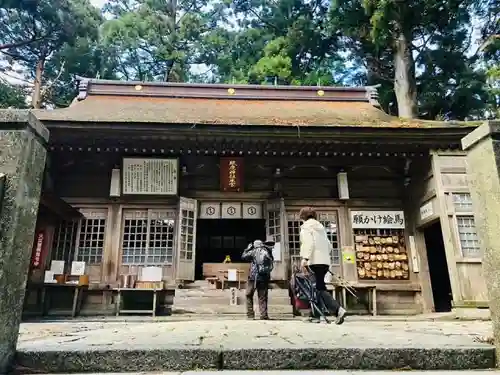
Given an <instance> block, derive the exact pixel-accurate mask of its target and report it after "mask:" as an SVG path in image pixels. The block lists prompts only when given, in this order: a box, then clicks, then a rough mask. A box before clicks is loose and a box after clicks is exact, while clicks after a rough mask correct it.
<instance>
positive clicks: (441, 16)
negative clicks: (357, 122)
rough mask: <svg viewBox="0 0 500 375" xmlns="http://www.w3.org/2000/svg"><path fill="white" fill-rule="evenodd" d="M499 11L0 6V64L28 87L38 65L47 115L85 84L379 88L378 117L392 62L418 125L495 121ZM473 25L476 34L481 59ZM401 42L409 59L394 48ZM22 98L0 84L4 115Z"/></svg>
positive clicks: (188, 3) (128, 2)
mask: <svg viewBox="0 0 500 375" xmlns="http://www.w3.org/2000/svg"><path fill="white" fill-rule="evenodd" d="M499 7H500V5H499V1H498V0H405V1H401V0H332V2H330V0H273V1H270V0H234V1H231V0H210V1H209V0H108V1H107V3H106V5H105V7H104V9H103V10H102V12H100V11H99V10H98V9H96V8H94V7H93V6H91V5H90V3H89V0H36V1H34V0H0V60H2V56H3V58H4V61H3V63H2V61H0V65H2V66H5V65H6V64H7V65H8V64H11V63H12V62H17V63H20V64H21V65H22V66H23V67H24V69H25V72H26V79H27V80H32V79H33V78H34V73H35V66H36V64H37V63H38V62H40V61H43V63H44V64H43V65H44V71H43V82H42V88H41V91H42V94H43V101H44V103H45V105H51V106H66V105H68V104H69V103H70V102H71V101H72V100H73V98H74V97H75V95H76V82H75V76H76V75H80V76H87V77H97V76H98V77H100V78H108V79H117V78H118V79H128V80H155V81H191V82H226V83H253V84H275V83H277V84H283V85H320V86H329V85H364V84H368V85H373V84H380V85H381V86H380V89H379V94H380V102H381V104H382V107H383V109H384V110H385V111H387V112H388V113H391V114H397V113H398V100H400V99H401V98H398V97H397V95H396V91H395V76H396V69H395V67H396V65H395V62H396V61H399V62H400V63H401V62H402V61H403V62H404V64H406V66H405V67H404V69H403V70H404V72H406V73H407V78H405V79H407V80H408V83H409V85H408V87H409V88H410V89H412V87H414V88H415V90H416V99H415V101H416V104H417V105H418V113H417V115H418V116H419V117H422V118H426V119H435V118H449V119H465V118H484V117H493V116H498V115H500V68H499V67H500V49H499V47H500V37H499V35H500V16H499V14H500V11H499ZM104 14H105V15H106V18H104ZM472 18H475V19H476V21H475V23H474V25H477V24H478V23H479V24H480V27H481V37H482V42H483V46H482V48H481V50H480V51H479V52H478V53H474V52H475V51H474V45H473V43H472V42H473V38H472V34H471V32H472V31H473V29H474V28H473V27H472V26H473V22H472V21H471V20H472ZM478 20H479V21H478ZM402 36H403V37H404V38H405V40H406V41H407V43H406V47H405V48H406V49H407V52H408V54H407V55H406V56H402V55H401V51H402V49H401V48H399V50H398V48H397V46H398V40H400V38H401V37H402ZM399 46H400V47H401V45H400V44H399ZM403 50H404V49H403ZM403 52H404V51H403ZM398 54H399V55H398ZM398 56H399V60H398V59H397V57H398ZM401 57H403V58H401ZM400 66H401V65H399V68H398V69H401V68H400ZM406 94H408V93H406ZM24 95H25V93H24V92H23V90H21V89H17V88H16V87H11V86H10V85H8V84H5V83H3V84H2V85H0V102H1V103H2V104H1V105H4V106H12V105H13V106H22V105H23V104H24V100H25V99H24V98H25V97H24ZM398 95H401V93H399V94H398ZM410 96H411V95H410ZM6 103H7V104H6ZM11 103H17V104H11Z"/></svg>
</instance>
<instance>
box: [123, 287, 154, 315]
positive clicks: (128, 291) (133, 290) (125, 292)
mask: <svg viewBox="0 0 500 375" xmlns="http://www.w3.org/2000/svg"><path fill="white" fill-rule="evenodd" d="M114 290H115V291H116V307H115V308H116V310H115V314H116V316H119V315H120V314H121V313H123V314H151V315H152V316H153V317H155V316H156V308H157V307H158V303H157V301H158V292H160V291H162V290H163V289H162V290H158V289H145V288H116V289H114ZM139 292H140V293H151V294H152V295H153V303H152V306H151V309H148V310H139V309H137V310H135V309H134V310H124V309H122V306H121V304H122V299H123V298H125V297H126V296H127V295H128V296H131V295H133V294H135V293H139Z"/></svg>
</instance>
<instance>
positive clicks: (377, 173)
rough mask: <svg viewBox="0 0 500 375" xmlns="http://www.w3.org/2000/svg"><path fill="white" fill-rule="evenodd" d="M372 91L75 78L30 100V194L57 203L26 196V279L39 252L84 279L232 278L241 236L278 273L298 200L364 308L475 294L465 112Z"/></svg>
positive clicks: (294, 250)
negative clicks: (430, 114) (414, 108)
mask: <svg viewBox="0 0 500 375" xmlns="http://www.w3.org/2000/svg"><path fill="white" fill-rule="evenodd" d="M377 98H378V95H377V91H376V88H374V87H359V88H344V87H293V86H254V85H222V84H184V83H151V82H122V81H107V80H98V79H86V78H80V83H79V94H78V97H77V98H75V100H74V101H73V103H72V104H71V105H70V106H69V107H68V108H64V109H56V110H35V111H33V113H34V114H35V116H36V117H37V118H38V119H39V120H40V121H41V122H42V123H43V124H44V125H45V126H46V127H47V128H48V129H49V131H50V141H49V143H50V144H49V152H48V160H47V165H46V173H45V181H44V187H43V196H44V197H49V196H51V197H56V198H54V200H56V199H57V200H58V205H59V206H60V207H62V206H65V205H66V206H67V207H66V206H65V207H64V209H63V208H61V209H60V210H61V211H64V212H65V215H52V214H49V213H47V212H46V210H45V209H40V214H39V220H38V223H37V232H36V234H35V235H36V236H37V237H36V238H37V240H35V245H34V250H33V251H34V260H33V262H32V265H31V269H30V283H37V282H41V281H40V280H42V279H43V277H44V276H43V274H44V271H45V270H48V269H50V264H51V262H52V261H59V262H64V265H65V267H66V268H68V267H70V266H71V263H72V262H74V261H80V262H85V265H86V269H87V271H86V273H87V274H88V277H89V285H90V286H89V289H92V288H94V289H95V290H110V289H113V288H116V287H117V286H118V285H119V284H120V282H122V280H123V276H124V275H133V274H137V273H138V272H139V271H138V270H139V269H140V268H141V267H146V266H148V267H150V266H154V267H161V268H162V279H163V281H164V282H165V285H169V286H171V287H172V288H177V287H188V285H189V284H193V282H195V281H196V280H205V279H216V278H219V277H224V275H226V274H225V272H227V270H228V269H230V268H234V269H237V270H238V272H239V273H238V274H240V273H241V275H243V276H242V277H243V278H245V277H246V274H245V272H246V269H247V268H248V265H247V264H245V263H242V262H241V259H240V256H241V253H242V251H243V249H244V248H245V247H246V246H247V245H248V243H249V242H252V241H253V240H255V239H262V240H265V239H268V238H272V239H273V240H274V241H275V242H276V246H275V248H274V256H275V260H276V265H275V268H274V271H273V275H272V278H273V283H274V284H275V285H276V288H279V287H284V285H285V284H286V281H287V280H288V279H289V278H290V273H291V267H292V265H293V264H294V263H295V262H297V261H298V260H299V247H300V244H299V228H300V225H301V222H300V220H299V217H298V212H299V210H300V208H302V207H303V206H313V207H314V208H315V209H316V210H317V212H318V214H319V220H320V221H321V222H322V223H323V224H324V225H325V227H326V229H327V233H328V237H329V238H330V240H331V243H332V245H333V252H332V254H331V266H332V270H333V271H334V272H335V273H336V274H338V275H341V277H342V278H343V279H344V280H346V281H348V282H349V283H350V284H352V285H353V286H354V287H357V288H359V290H362V289H363V288H367V289H369V288H370V287H371V288H376V293H377V302H376V310H377V311H378V313H379V314H417V313H422V312H431V311H449V310H451V309H452V308H463V307H484V306H487V293H486V287H485V283H484V280H483V277H482V273H481V272H482V271H481V256H482V253H481V249H480V247H479V242H478V236H477V234H476V230H475V224H474V216H473V213H472V211H473V210H472V202H471V197H470V194H469V190H468V186H467V179H466V165H465V154H464V152H462V151H461V146H460V141H461V139H462V138H463V137H464V136H465V135H467V134H468V133H469V132H471V131H472V130H473V129H474V128H475V127H477V126H478V124H477V123H461V122H439V121H422V120H405V119H399V118H397V117H393V116H390V115H388V114H386V113H384V112H383V111H382V110H381V109H380V107H379V104H378V102H377ZM227 257H229V258H230V259H231V263H223V262H224V260H225V259H226V258H227ZM225 277H227V275H226V276H225ZM110 303H111V302H110ZM174 305H175V302H174Z"/></svg>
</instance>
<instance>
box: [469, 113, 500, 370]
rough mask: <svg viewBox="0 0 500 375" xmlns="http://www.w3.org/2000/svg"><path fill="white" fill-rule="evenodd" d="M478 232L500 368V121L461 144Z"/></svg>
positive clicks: (474, 132) (475, 132) (483, 128)
mask: <svg viewBox="0 0 500 375" xmlns="http://www.w3.org/2000/svg"><path fill="white" fill-rule="evenodd" d="M462 146H463V148H464V150H467V171H468V177H469V185H470V189H471V195H472V200H473V202H474V210H475V212H476V215H475V219H476V228H477V233H478V235H479V240H480V243H481V247H482V249H483V252H484V254H483V273H484V277H485V279H486V285H487V287H488V295H489V306H490V311H491V320H492V323H493V334H494V340H495V345H496V347H497V351H496V355H497V365H500V272H499V270H500V236H499V235H498V228H499V227H500V121H489V122H487V123H485V124H484V125H482V126H480V127H479V128H477V129H476V130H474V131H473V132H472V133H470V134H469V135H468V136H466V137H465V138H464V139H463V140H462Z"/></svg>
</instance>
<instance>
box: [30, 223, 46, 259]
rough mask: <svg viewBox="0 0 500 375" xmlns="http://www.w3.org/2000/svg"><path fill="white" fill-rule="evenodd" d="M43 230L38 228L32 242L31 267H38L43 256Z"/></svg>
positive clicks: (44, 245)
mask: <svg viewBox="0 0 500 375" xmlns="http://www.w3.org/2000/svg"><path fill="white" fill-rule="evenodd" d="M45 242H46V241H45V231H44V230H38V231H37V232H36V234H35V241H34V242H33V253H32V256H31V266H32V267H33V268H40V266H41V265H42V262H43V257H44V256H45V248H46V243H45Z"/></svg>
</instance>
